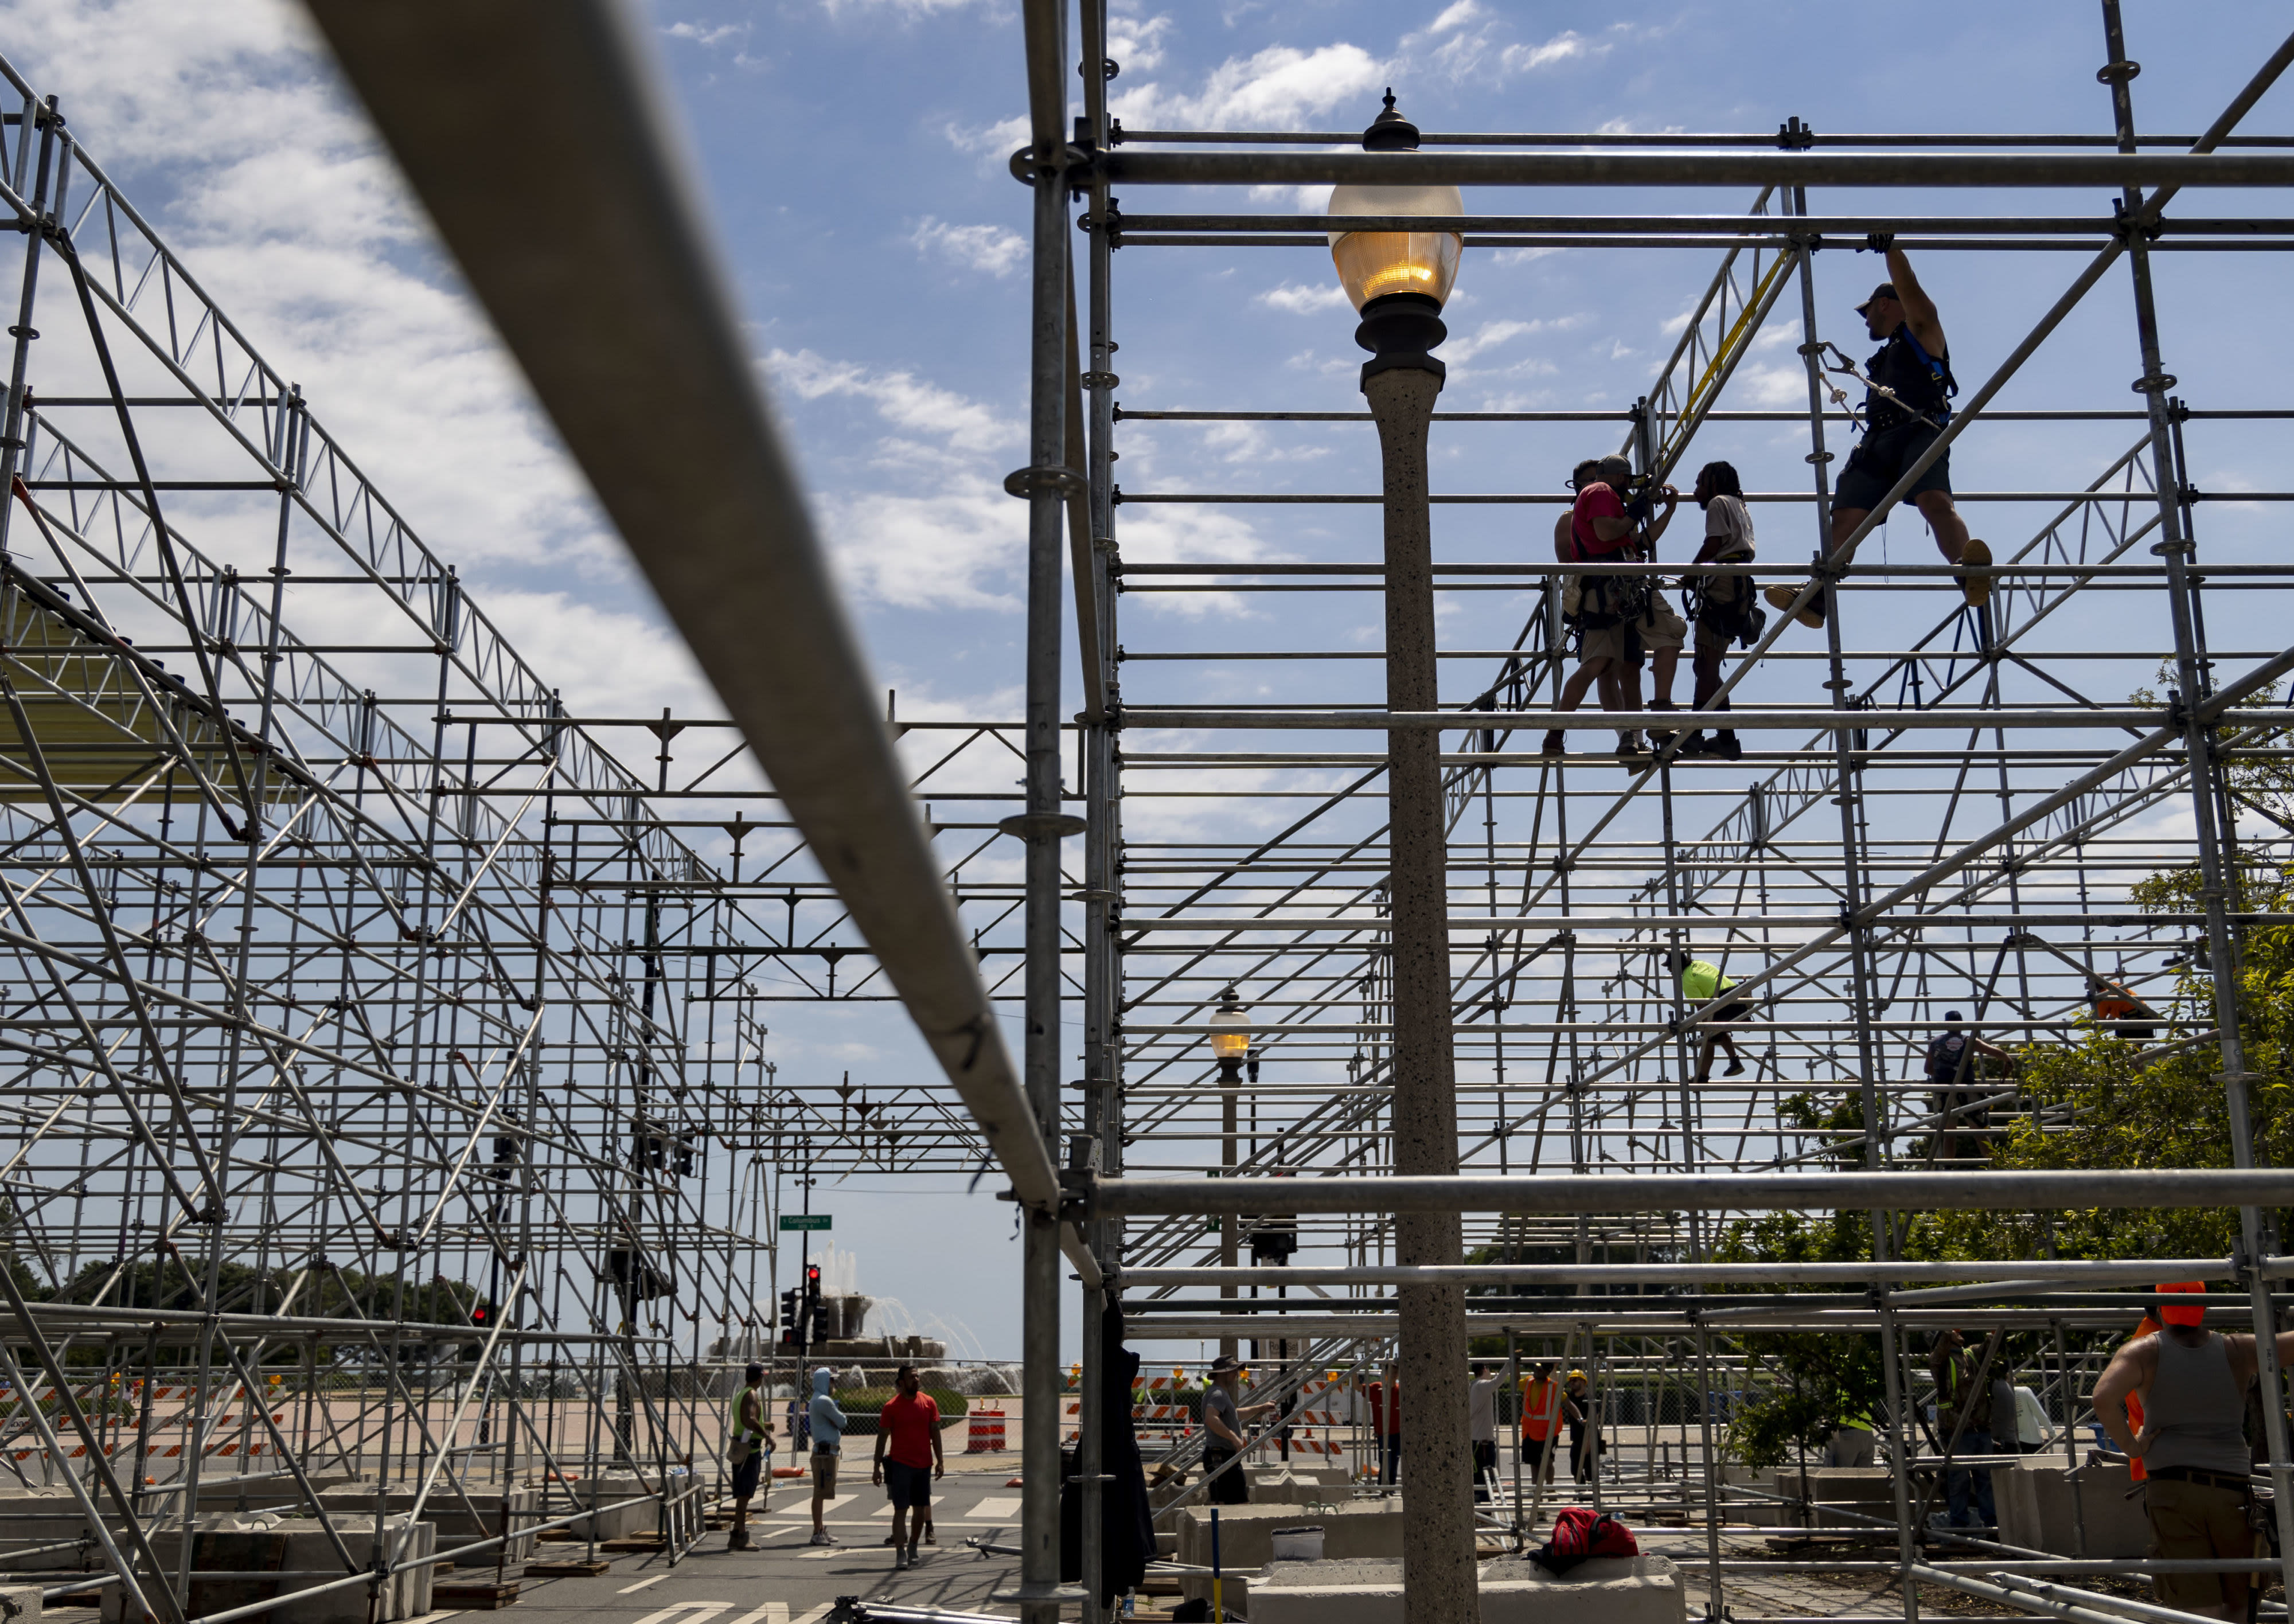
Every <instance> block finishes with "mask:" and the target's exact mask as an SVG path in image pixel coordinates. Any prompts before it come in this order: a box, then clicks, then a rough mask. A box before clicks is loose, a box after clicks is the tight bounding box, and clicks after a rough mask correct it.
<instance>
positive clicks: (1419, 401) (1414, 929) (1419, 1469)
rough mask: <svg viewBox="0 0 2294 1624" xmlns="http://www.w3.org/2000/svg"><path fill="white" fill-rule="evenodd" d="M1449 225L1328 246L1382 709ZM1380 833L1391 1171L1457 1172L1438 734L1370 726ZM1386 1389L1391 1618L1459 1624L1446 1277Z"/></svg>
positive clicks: (1399, 638)
mask: <svg viewBox="0 0 2294 1624" xmlns="http://www.w3.org/2000/svg"><path fill="white" fill-rule="evenodd" d="M1417 148H1418V130H1417V126H1414V125H1412V124H1411V122H1410V121H1409V120H1408V119H1406V118H1403V117H1402V115H1401V114H1400V113H1398V112H1396V111H1395V106H1394V93H1393V92H1392V91H1388V92H1387V96H1386V110H1385V111H1384V112H1382V113H1380V114H1379V117H1378V119H1377V121H1376V122H1375V123H1373V124H1372V125H1371V126H1370V128H1369V129H1368V130H1366V131H1364V132H1363V150H1365V151H1370V152H1411V151H1415V150H1417ZM1464 212H1465V203H1464V199H1461V198H1460V196H1459V195H1458V190H1457V188H1456V187H1454V186H1357V185H1346V186H1341V187H1339V188H1338V190H1337V191H1335V192H1334V193H1333V194H1332V195H1331V198H1330V213H1331V214H1332V215H1383V216H1387V217H1393V216H1398V215H1408V216H1419V217H1438V216H1443V215H1448V216H1451V217H1453V218H1454V217H1455V216H1457V215H1461V214H1463V213H1464ZM1464 246H1465V245H1464V239H1463V238H1461V237H1460V236H1459V235H1458V234H1457V233H1456V232H1455V231H1446V230H1428V231H1346V232H1333V233H1331V236H1330V257H1331V259H1332V260H1333V261H1334V262H1335V263H1336V264H1337V266H1338V280H1339V281H1340V283H1341V284H1343V285H1344V287H1345V288H1346V296H1348V297H1349V298H1350V299H1352V300H1353V301H1354V308H1355V309H1356V310H1357V311H1359V312H1360V313H1362V325H1361V326H1360V327H1359V328H1358V329H1355V332H1354V341H1355V342H1356V343H1358V344H1360V345H1362V346H1363V348H1364V349H1366V350H1368V351H1370V352H1371V359H1370V360H1369V361H1366V362H1364V363H1363V370H1362V388H1363V394H1364V395H1366V396H1367V397H1368V398H1369V401H1370V410H1371V418H1373V419H1375V420H1376V422H1377V424H1378V439H1379V451H1380V453H1381V456H1382V458H1383V460H1384V465H1385V467H1384V471H1385V490H1386V702H1387V709H1388V710H1389V711H1433V710H1436V709H1437V708H1438V705H1439V692H1438V687H1437V685H1436V671H1435V658H1434V548H1433V529H1432V518H1431V515H1430V513H1429V512H1428V504H1427V476H1426V434H1427V428H1428V425H1429V424H1430V423H1431V421H1432V419H1433V413H1434V401H1435V397H1436V396H1437V395H1439V394H1441V393H1442V378H1443V373H1444V368H1443V365H1442V363H1441V362H1440V361H1436V359H1435V358H1434V356H1433V354H1432V353H1431V352H1432V351H1433V349H1434V348H1435V347H1436V345H1439V344H1440V343H1441V342H1442V340H1443V339H1444V338H1445V337H1448V336H1449V335H1448V330H1447V329H1445V328H1444V327H1443V325H1442V305H1443V302H1444V300H1445V299H1447V298H1448V297H1449V296H1450V289H1451V288H1452V285H1453V284H1454V283H1455V282H1456V280H1457V276H1458V258H1459V255H1460V252H1461V251H1462V249H1463V248H1464ZM1386 748H1387V771H1386V784H1387V843H1388V849H1389V851H1390V853H1391V879H1390V882H1389V883H1390V887H1391V897H1392V905H1393V955H1394V958H1393V965H1394V994H1393V996H1394V1059H1393V1078H1394V1106H1393V1130H1394V1171H1395V1173H1399V1174H1403V1175H1405V1176H1406V1175H1410V1174H1425V1173H1456V1172H1457V1171H1458V1080H1457V1067H1456V1060H1455V1056H1454V1053H1453V1051H1452V1040H1451V1028H1450V907H1449V890H1448V886H1449V879H1448V874H1447V872H1446V859H1447V856H1448V849H1447V844H1448V843H1447V840H1446V837H1445V835H1444V829H1443V816H1442V767H1441V755H1440V751H1441V737H1440V735H1438V734H1435V733H1431V732H1389V733H1388V734H1387V745H1386ZM1463 1252H1464V1231H1463V1228H1462V1224H1461V1221H1460V1216H1459V1214H1456V1213H1440V1214H1436V1213H1400V1214H1395V1262H1397V1263H1403V1264H1411V1263H1458V1262H1459V1261H1460V1258H1461V1257H1462V1255H1463ZM1400 1299H1401V1300H1400V1303H1399V1307H1400V1310H1401V1316H1400V1318H1401V1342H1402V1359H1401V1375H1402V1384H1403V1389H1404V1390H1405V1391H1406V1392H1407V1393H1409V1394H1410V1430H1409V1432H1408V1433H1406V1434H1405V1438H1406V1441H1405V1442H1404V1444H1403V1497H1402V1524H1403V1532H1402V1537H1403V1549H1405V1550H1407V1551H1408V1552H1409V1553H1410V1561H1409V1565H1408V1568H1407V1569H1406V1574H1407V1585H1406V1587H1405V1590H1404V1593H1403V1620H1404V1621H1405V1624H1471V1621H1472V1620H1476V1619H1477V1618H1478V1617H1479V1616H1480V1596H1479V1593H1478V1591H1477V1589H1476V1583H1475V1569H1474V1510H1473V1476H1472V1454H1473V1451H1472V1449H1471V1447H1470V1441H1469V1428H1468V1423H1467V1418H1466V1298H1465V1292H1464V1290H1463V1289H1462V1288H1461V1287H1456V1286H1405V1287H1402V1288H1401V1292H1400Z"/></svg>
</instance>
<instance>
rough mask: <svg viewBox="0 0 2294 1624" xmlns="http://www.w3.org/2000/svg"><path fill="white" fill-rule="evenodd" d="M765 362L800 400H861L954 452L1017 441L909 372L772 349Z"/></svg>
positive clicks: (971, 405) (1012, 430) (978, 407)
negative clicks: (939, 438)
mask: <svg viewBox="0 0 2294 1624" xmlns="http://www.w3.org/2000/svg"><path fill="white" fill-rule="evenodd" d="M766 360H767V364H768V367H769V371H770V374H771V377H772V378H773V381H774V382H775V383H776V384H777V385H778V386H780V387H781V388H783V389H785V390H788V391H790V392H792V393H793V394H796V395H798V396H799V397H801V398H802V399H804V400H808V401H818V400H821V399H824V398H826V397H828V396H831V395H842V396H846V397H849V398H853V399H858V400H865V401H866V402H869V403H870V404H872V405H874V407H875V408H876V410H877V412H878V413H879V414H880V415H881V416H882V417H883V419H884V420H885V421H886V422H887V423H890V424H891V425H893V426H895V427H899V428H904V429H907V430H910V431H913V432H917V433H923V434H941V435H945V436H946V437H947V439H948V444H949V445H950V446H951V447H952V448H953V449H955V450H956V451H967V452H982V451H993V450H997V449H999V448H1003V447H1006V446H1008V445H1010V444H1011V443H1013V441H1014V440H1016V439H1017V438H1018V436H1019V433H1020V427H1019V425H1018V424H1016V423H1012V422H1008V421H1006V420H1005V419H1004V418H999V417H997V415H996V413H995V412H994V411H993V410H990V409H989V408H988V406H986V405H984V404H982V403H981V402H978V401H975V400H972V398H970V397H969V396H967V395H961V394H956V393H955V392H954V391H953V390H949V389H943V388H941V387H940V386H938V385H936V384H927V383H923V382H920V381H919V380H918V379H917V378H916V377H915V374H914V373H912V372H905V371H902V372H878V371H873V370H871V369H868V368H866V367H863V366H860V365H858V364H857V363H856V362H852V361H829V360H827V359H826V358H824V357H822V356H819V355H816V354H815V353H813V352H811V351H810V350H799V351H797V352H796V353H793V354H792V353H789V352H787V351H785V350H775V351H774V352H773V353H771V354H770V355H769V356H768V357H767V358H766ZM1006 500H1007V501H1008V500H1010V499H1009V498H1006ZM1013 505H1014V506H1015V507H1016V506H1017V505H1018V504H1016V503H1014V504H1013Z"/></svg>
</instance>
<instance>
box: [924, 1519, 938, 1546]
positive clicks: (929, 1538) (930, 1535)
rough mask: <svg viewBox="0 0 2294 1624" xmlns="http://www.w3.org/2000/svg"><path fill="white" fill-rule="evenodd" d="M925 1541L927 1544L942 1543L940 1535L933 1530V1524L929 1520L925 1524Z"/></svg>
mask: <svg viewBox="0 0 2294 1624" xmlns="http://www.w3.org/2000/svg"><path fill="white" fill-rule="evenodd" d="M924 1543H925V1544H926V1545H938V1544H939V1543H940V1535H939V1534H938V1533H937V1532H935V1531H933V1529H932V1525H931V1523H925V1524H924Z"/></svg>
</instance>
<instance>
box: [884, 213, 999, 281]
mask: <svg viewBox="0 0 2294 1624" xmlns="http://www.w3.org/2000/svg"><path fill="white" fill-rule="evenodd" d="M908 240H909V242H911V243H912V244H914V245H915V249H916V252H917V253H919V254H922V255H923V256H924V257H925V258H927V259H933V258H938V259H946V260H950V261H953V262H954V263H955V264H959V265H962V266H963V267H964V269H965V270H967V271H982V272H987V273H988V275H989V276H997V277H1003V276H1009V275H1011V274H1012V273H1013V272H1014V271H1017V270H1019V269H1020V267H1021V266H1022V265H1024V264H1027V263H1028V240H1027V239H1026V238H1024V237H1022V236H1021V235H1020V234H1019V233H1018V232H1017V231H1006V230H1005V229H1004V228H1003V227H1002V226H1000V225H950V224H948V223H947V222H946V221H944V220H935V219H933V218H931V216H929V215H927V216H926V217H925V219H924V223H923V224H922V225H919V226H918V227H916V229H915V231H914V232H913V233H912V234H911V235H910V236H909V238H908Z"/></svg>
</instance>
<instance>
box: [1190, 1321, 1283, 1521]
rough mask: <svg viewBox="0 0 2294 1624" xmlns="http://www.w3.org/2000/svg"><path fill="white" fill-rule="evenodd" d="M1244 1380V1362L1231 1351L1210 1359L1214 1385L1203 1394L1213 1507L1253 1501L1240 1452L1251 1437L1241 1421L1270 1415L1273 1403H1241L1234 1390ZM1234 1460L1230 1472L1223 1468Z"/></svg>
mask: <svg viewBox="0 0 2294 1624" xmlns="http://www.w3.org/2000/svg"><path fill="white" fill-rule="evenodd" d="M1241 1382H1242V1365H1241V1361H1240V1360H1236V1359H1235V1358H1234V1357H1233V1356H1232V1354H1227V1353H1222V1354H1220V1355H1219V1356H1218V1357H1217V1358H1216V1359H1215V1360H1211V1384H1210V1386H1209V1387H1208V1389H1206V1390H1205V1392H1204V1393H1203V1434H1204V1436H1203V1474H1204V1475H1205V1476H1207V1477H1208V1478H1210V1485H1211V1486H1210V1499H1211V1504H1212V1505H1214V1506H1247V1505H1249V1503H1250V1480H1249V1478H1247V1477H1245V1476H1244V1475H1243V1474H1242V1472H1243V1468H1242V1464H1241V1461H1240V1460H1239V1459H1238V1457H1239V1456H1241V1453H1242V1451H1243V1449H1245V1447H1247V1446H1248V1444H1249V1439H1248V1438H1247V1437H1245V1436H1244V1434H1243V1430H1242V1424H1243V1421H1244V1420H1245V1418H1247V1417H1251V1416H1263V1415H1267V1414H1270V1413H1271V1412H1272V1411H1273V1409H1274V1406H1273V1405H1272V1404H1238V1403H1236V1402H1235V1401H1234V1394H1235V1389H1236V1388H1237V1387H1239V1386H1240V1385H1241ZM1230 1461H1233V1462H1234V1466H1233V1469H1232V1470H1231V1471H1224V1472H1223V1471H1221V1470H1220V1468H1221V1467H1223V1466H1226V1465H1227V1463H1228V1462H1230Z"/></svg>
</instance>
